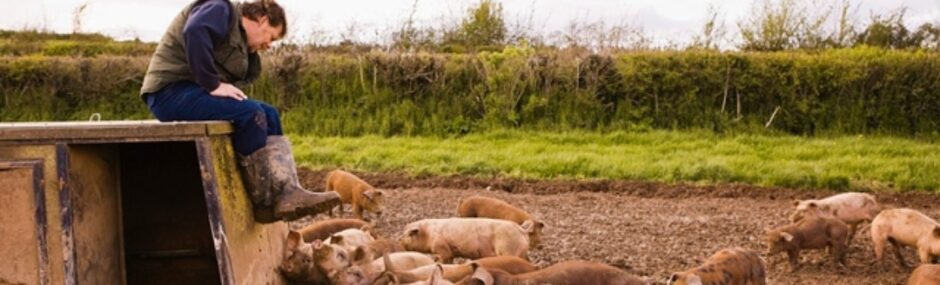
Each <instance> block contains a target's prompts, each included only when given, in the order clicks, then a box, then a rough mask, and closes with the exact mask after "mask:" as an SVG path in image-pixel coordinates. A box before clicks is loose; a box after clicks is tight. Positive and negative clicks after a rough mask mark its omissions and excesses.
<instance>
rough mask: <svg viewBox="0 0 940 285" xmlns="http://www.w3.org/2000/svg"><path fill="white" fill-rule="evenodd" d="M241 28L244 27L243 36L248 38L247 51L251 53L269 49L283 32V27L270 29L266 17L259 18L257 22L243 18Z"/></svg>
mask: <svg viewBox="0 0 940 285" xmlns="http://www.w3.org/2000/svg"><path fill="white" fill-rule="evenodd" d="M242 26H244V27H245V35H247V36H248V49H249V50H251V52H259V51H264V50H267V49H268V48H271V44H273V43H274V42H275V41H277V40H280V39H281V35H283V31H284V27H283V25H282V26H278V27H272V26H271V25H270V23H269V22H268V17H266V16H261V17H259V18H258V20H257V21H255V20H252V19H249V18H247V17H243V18H242Z"/></svg>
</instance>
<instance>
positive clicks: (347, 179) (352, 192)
mask: <svg viewBox="0 0 940 285" xmlns="http://www.w3.org/2000/svg"><path fill="white" fill-rule="evenodd" d="M326 191H335V192H336V194H339V197H340V200H342V201H343V204H352V208H353V213H354V214H355V215H356V218H359V219H362V212H363V211H368V212H371V213H373V214H376V215H379V216H381V215H382V209H383V206H382V204H383V203H384V200H385V191H382V190H379V189H375V188H374V187H372V185H369V183H366V182H365V181H362V179H359V177H356V176H355V175H353V174H352V173H349V172H346V171H342V170H333V171H330V173H328V174H327V175H326ZM338 208H339V213H340V214H342V213H343V205H340V206H339V207H338ZM332 213H333V211H330V214H332Z"/></svg>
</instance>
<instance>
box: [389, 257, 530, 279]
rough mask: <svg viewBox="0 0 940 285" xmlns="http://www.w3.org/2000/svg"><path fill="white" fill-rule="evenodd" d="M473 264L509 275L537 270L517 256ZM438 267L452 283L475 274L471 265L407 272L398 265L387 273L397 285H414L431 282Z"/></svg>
mask: <svg viewBox="0 0 940 285" xmlns="http://www.w3.org/2000/svg"><path fill="white" fill-rule="evenodd" d="M472 262H476V263H477V264H479V265H480V266H483V267H485V268H487V269H500V270H503V271H506V272H508V273H509V274H521V273H527V272H532V271H535V270H536V269H537V268H536V267H535V265H532V263H530V262H528V261H526V260H525V259H522V258H518V257H515V256H493V257H484V258H480V259H477V260H474V261H472ZM438 266H439V267H440V268H441V270H442V278H444V279H445V280H448V281H451V282H457V281H460V280H462V279H464V278H466V277H467V276H470V274H473V267H472V266H471V265H470V263H464V264H444V265H440V264H435V265H425V266H422V267H418V268H415V269H412V270H407V271H403V270H401V269H400V268H399V267H398V266H397V265H396V267H395V270H386V271H387V272H388V271H391V272H390V274H391V275H393V276H394V278H393V279H394V280H395V283H396V284H397V283H413V282H420V281H422V280H429V279H430V278H431V275H432V273H433V272H434V270H436V269H437V267H438Z"/></svg>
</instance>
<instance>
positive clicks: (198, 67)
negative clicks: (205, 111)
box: [183, 1, 232, 92]
mask: <svg viewBox="0 0 940 285" xmlns="http://www.w3.org/2000/svg"><path fill="white" fill-rule="evenodd" d="M231 13H232V11H231V7H229V4H228V3H225V2H224V1H206V2H204V3H202V4H200V5H198V6H196V7H194V8H193V9H192V11H191V12H190V14H189V19H188V20H187V21H186V26H184V27H183V39H184V44H185V48H186V60H187V62H188V63H189V70H190V72H192V74H193V79H194V80H195V81H196V83H197V84H199V86H202V88H204V89H206V91H207V92H212V91H214V90H216V89H217V88H219V85H220V83H221V82H220V80H219V72H218V71H217V70H216V69H215V62H214V59H213V55H212V51H213V49H214V43H216V42H219V41H221V40H222V39H223V38H225V36H226V35H227V34H228V32H229V21H230V18H231Z"/></svg>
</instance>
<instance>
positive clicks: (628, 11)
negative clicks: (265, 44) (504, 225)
mask: <svg viewBox="0 0 940 285" xmlns="http://www.w3.org/2000/svg"><path fill="white" fill-rule="evenodd" d="M754 1H755V0H501V1H499V2H501V3H502V4H503V9H504V12H505V14H506V17H507V18H508V20H509V22H526V23H531V26H533V27H534V28H536V29H538V30H541V31H543V32H544V33H548V32H551V31H558V30H563V29H564V27H565V26H567V25H568V24H569V23H570V22H572V21H577V22H581V23H589V22H598V21H604V22H605V23H608V24H629V25H632V26H639V27H642V28H643V29H644V31H645V32H646V33H647V34H649V35H651V36H653V37H654V38H655V39H656V40H657V41H658V42H662V41H676V42H683V41H687V40H688V39H689V38H690V37H691V35H693V34H695V33H697V32H698V31H699V30H700V29H701V27H702V23H704V21H705V20H706V17H707V11H708V7H709V6H710V5H714V6H717V7H718V8H719V10H720V12H721V13H722V15H723V16H724V18H725V19H726V26H727V27H728V30H729V33H730V34H736V31H737V29H736V23H737V21H738V20H739V19H742V18H744V17H745V15H747V14H748V13H749V12H750V11H751V5H752V3H753V2H754ZM816 1H819V2H822V3H829V2H832V1H835V0H816ZM86 2H87V3H88V7H87V9H86V10H85V13H84V14H83V15H84V16H83V18H82V31H84V32H98V33H103V34H106V35H110V36H113V37H116V38H119V39H129V38H140V39H141V40H144V41H156V40H158V39H159V38H160V36H161V35H162V33H163V32H164V30H165V29H166V26H167V25H168V24H169V21H170V20H171V19H172V18H173V17H174V16H175V15H176V13H178V12H179V10H180V9H181V8H182V7H183V6H185V5H186V4H188V3H190V2H191V1H190V0H0V11H4V12H5V13H4V16H3V17H0V29H7V30H19V29H40V30H52V31H56V32H71V31H72V29H73V16H72V15H73V11H74V10H75V9H76V7H79V6H80V5H81V4H82V3H86ZM278 2H279V3H281V5H283V6H284V7H285V8H286V9H288V15H289V18H290V24H291V25H292V26H291V31H290V33H291V34H292V35H293V36H294V37H297V39H299V40H304V39H323V38H328V39H335V38H338V37H339V36H340V35H341V34H343V33H348V32H347V31H348V30H349V27H356V28H357V29H356V32H355V34H356V37H358V38H359V39H361V40H374V39H375V37H376V36H375V35H376V34H387V32H388V31H389V30H390V29H391V28H390V27H398V26H400V25H401V23H402V22H403V20H404V19H406V18H407V17H408V15H409V14H410V13H411V12H412V10H413V9H412V6H413V4H414V3H415V1H414V0H339V1H337V0H330V1H323V0H279V1H278ZM475 2H477V0H418V2H417V9H415V19H416V20H417V23H418V24H419V25H432V24H437V25H439V24H441V23H445V22H447V21H451V22H452V21H453V19H457V18H459V17H460V16H461V15H463V13H464V12H465V11H466V9H467V8H468V7H469V6H470V5H471V4H472V3H475ZM854 3H858V4H860V9H859V12H858V15H857V16H858V18H859V19H861V20H864V19H867V18H868V15H869V14H870V13H871V11H876V12H879V13H883V12H885V11H890V10H892V9H897V8H899V7H902V6H905V7H908V8H909V10H908V13H907V22H908V23H910V24H911V25H914V24H920V23H925V22H931V23H937V22H940V21H938V20H940V0H855V1H854ZM526 19H531V20H526Z"/></svg>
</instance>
